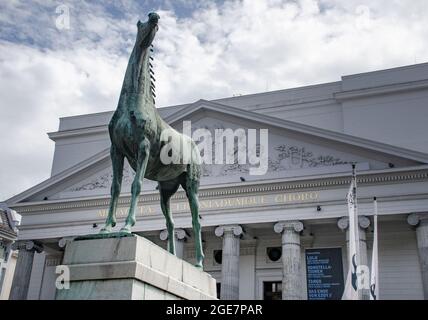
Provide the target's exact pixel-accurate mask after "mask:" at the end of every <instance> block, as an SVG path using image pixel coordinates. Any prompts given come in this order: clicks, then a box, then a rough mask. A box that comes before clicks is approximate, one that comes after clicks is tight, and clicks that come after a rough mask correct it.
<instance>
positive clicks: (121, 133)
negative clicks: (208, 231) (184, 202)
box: [101, 13, 204, 267]
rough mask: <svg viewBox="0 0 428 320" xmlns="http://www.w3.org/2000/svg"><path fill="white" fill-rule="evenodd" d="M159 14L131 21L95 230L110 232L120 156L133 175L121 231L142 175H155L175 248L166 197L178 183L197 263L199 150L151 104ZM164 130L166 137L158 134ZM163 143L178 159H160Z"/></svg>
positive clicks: (120, 169) (131, 210) (130, 221)
mask: <svg viewBox="0 0 428 320" xmlns="http://www.w3.org/2000/svg"><path fill="white" fill-rule="evenodd" d="M159 19H160V18H159V15H158V14H156V13H150V14H149V19H148V21H147V22H145V23H142V22H140V21H138V23H137V28H138V33H137V39H136V41H135V46H134V49H133V51H132V54H131V57H130V58H129V62H128V67H127V69H126V74H125V79H124V81H123V85H122V91H121V93H120V98H119V102H118V106H117V109H116V112H115V113H114V115H113V117H112V119H111V121H110V124H109V134H110V140H111V150H110V154H111V160H112V165H113V182H112V186H111V200H110V208H109V213H108V217H107V220H106V224H105V226H104V228H103V229H102V230H101V233H104V234H108V233H111V231H112V228H113V227H114V226H115V225H116V208H117V204H118V198H119V194H120V190H121V183H122V175H123V165H124V159H125V158H126V159H127V160H128V162H129V164H130V165H131V167H132V168H133V170H134V171H135V179H134V181H133V183H132V188H131V204H130V208H129V213H128V216H127V218H126V222H125V225H124V226H123V228H122V229H121V232H124V233H131V227H132V226H134V224H135V209H136V205H137V202H138V196H139V194H140V191H141V186H142V180H143V178H147V179H150V180H154V181H158V186H159V192H160V205H161V208H162V212H163V214H164V216H165V219H166V226H167V230H168V241H169V243H168V244H169V251H170V252H171V253H172V254H175V244H174V240H175V237H174V222H173V219H172V216H171V212H170V198H171V196H172V195H173V194H174V193H175V192H176V191H177V189H178V188H179V186H180V185H181V186H182V187H183V189H184V190H185V192H186V195H187V198H188V200H189V204H190V210H191V214H192V226H193V231H194V240H195V246H196V266H198V267H202V262H203V258H204V254H203V251H202V241H201V226H200V223H199V212H198V211H199V204H198V188H199V178H200V175H201V167H200V164H201V160H200V156H199V151H198V148H197V146H196V144H195V143H194V142H193V141H192V140H191V139H190V138H189V137H187V136H185V135H182V134H181V133H179V132H177V131H176V130H174V129H173V128H171V127H170V126H169V125H168V124H167V123H166V122H165V121H163V120H162V119H161V117H160V116H159V113H158V112H157V110H156V108H155V100H154V97H155V94H154V81H155V79H154V78H153V75H152V73H153V71H152V64H151V63H150V61H151V59H152V58H151V57H150V52H151V44H152V41H153V39H154V37H155V34H156V32H157V30H158V21H159ZM165 133H168V136H169V137H170V138H169V140H168V141H165V139H162V136H163V135H164V134H165ZM183 146H184V147H183ZM185 146H188V148H186V147H185ZM166 147H167V148H169V149H168V152H167V154H173V155H174V156H175V160H177V157H178V160H180V161H173V162H171V163H165V161H163V160H164V159H163V158H162V151H164V150H165V148H166ZM164 158H165V157H164Z"/></svg>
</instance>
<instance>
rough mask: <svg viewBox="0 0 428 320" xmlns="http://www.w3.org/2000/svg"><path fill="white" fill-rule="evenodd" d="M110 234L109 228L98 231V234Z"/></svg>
mask: <svg viewBox="0 0 428 320" xmlns="http://www.w3.org/2000/svg"><path fill="white" fill-rule="evenodd" d="M110 232H111V228H108V227H104V228H102V229H101V230H100V234H108V233H110Z"/></svg>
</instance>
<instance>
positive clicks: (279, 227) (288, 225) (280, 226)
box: [273, 220, 303, 233]
mask: <svg viewBox="0 0 428 320" xmlns="http://www.w3.org/2000/svg"><path fill="white" fill-rule="evenodd" d="M273 230H274V231H275V232H276V233H282V232H283V231H284V230H292V231H294V232H301V231H302V230H303V223H302V222H301V221H298V220H294V221H279V222H277V223H275V225H274V226H273Z"/></svg>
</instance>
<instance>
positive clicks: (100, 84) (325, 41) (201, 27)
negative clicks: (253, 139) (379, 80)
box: [0, 0, 428, 199]
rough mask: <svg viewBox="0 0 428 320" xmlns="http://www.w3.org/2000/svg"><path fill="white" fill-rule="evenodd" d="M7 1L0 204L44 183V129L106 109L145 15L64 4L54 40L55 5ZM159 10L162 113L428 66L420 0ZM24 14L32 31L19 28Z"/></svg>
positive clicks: (0, 83)
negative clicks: (180, 13) (63, 25)
mask: <svg viewBox="0 0 428 320" xmlns="http://www.w3.org/2000/svg"><path fill="white" fill-rule="evenodd" d="M14 3H15V4H17V5H14V6H12V5H10V6H9V7H7V8H6V9H5V10H6V11H5V10H1V13H0V23H1V22H7V21H8V23H9V27H8V28H4V30H5V31H4V32H5V33H4V34H2V35H0V38H2V37H3V36H4V37H6V35H7V37H6V38H7V39H9V40H10V37H11V35H13V34H14V35H15V37H14V38H15V40H14V42H18V43H20V44H16V43H12V42H10V41H2V42H0V96H1V100H0V126H1V128H2V135H1V136H0V147H1V150H2V160H1V165H0V167H1V171H0V181H1V187H0V199H4V198H7V197H9V196H11V195H12V194H15V193H17V192H20V191H23V190H24V189H26V188H28V187H30V186H32V185H34V184H35V183H36V182H38V181H40V180H41V179H44V178H47V177H48V176H49V170H50V165H51V161H52V151H53V143H52V142H51V141H50V140H48V138H47V136H46V132H48V131H55V130H57V125H58V117H60V116H68V115H75V114H80V113H90V112H98V111H104V110H112V109H114V108H115V106H116V103H117V99H118V95H119V92H120V88H121V83H122V79H123V75H124V71H125V67H126V63H127V59H128V55H129V52H130V50H131V49H132V45H133V41H134V37H135V31H136V30H135V23H136V21H137V19H138V18H140V19H145V18H146V17H145V15H146V13H144V16H137V13H138V12H139V11H138V10H137V9H136V7H135V5H134V2H129V1H122V3H121V4H120V6H119V7H120V8H121V10H126V11H125V12H124V15H123V17H122V18H121V19H118V18H117V17H114V16H112V15H111V14H109V13H108V12H107V11H106V10H105V9H104V8H103V7H102V5H100V4H96V5H95V4H92V2H87V3H86V2H72V3H71V14H72V17H71V30H69V31H61V32H60V31H58V30H56V29H55V27H54V18H55V17H54V11H52V8H54V7H55V5H56V2H53V1H49V2H39V4H38V5H37V6H25V5H23V4H22V3H20V1H15V2H14ZM183 3H185V4H186V6H190V3H189V2H188V1H187V0H186V1H184V2H183ZM163 8H165V10H160V11H159V13H160V16H161V20H160V30H159V32H158V35H157V37H156V39H155V72H156V79H157V82H156V88H157V97H158V99H157V102H158V105H159V106H166V105H171V104H179V103H186V102H192V101H194V100H197V99H200V98H204V99H212V98H220V97H225V96H231V95H233V94H237V93H241V94H246V93H255V92H261V91H265V90H266V88H267V87H268V88H269V89H270V90H276V89H283V88H288V87H294V86H300V85H307V84H315V83H322V82H327V81H336V80H339V79H340V76H341V75H344V74H352V73H357V72H366V71H370V70H375V69H382V68H389V67H395V66H400V65H407V64H412V63H414V62H426V61H428V45H427V44H426V39H427V38H428V10H427V9H428V2H427V1H426V0H412V1H403V0H392V1H391V0H378V1H368V0H359V1H356V0H347V1H339V0H323V1H316V0H296V1H280V0H265V1H261V0H260V1H253V0H246V1H226V2H224V3H223V4H216V3H214V2H210V1H204V2H203V3H202V4H200V5H198V6H195V8H196V9H195V10H194V11H193V13H192V14H191V15H189V16H188V17H185V18H178V17H177V15H176V14H174V12H171V11H169V10H168V9H169V8H171V6H164V7H163ZM2 9H4V8H2ZM8 12H9V14H8ZM12 14H13V16H14V17H15V20H16V21H17V28H16V30H15V29H14V28H12V27H10V22H11V21H13V20H12V19H11V16H12ZM29 17H35V18H34V19H35V22H34V24H33V25H26V24H22V23H21V24H19V25H18V22H19V21H20V19H22V20H23V21H24V20H26V19H29ZM16 39H21V40H16ZM25 39H27V40H28V39H32V41H33V42H34V43H35V45H33V46H30V45H28V43H29V41H27V40H25ZM30 43H31V41H30ZM43 47H44V48H43ZM4 181H6V182H7V183H4Z"/></svg>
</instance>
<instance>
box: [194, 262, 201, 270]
mask: <svg viewBox="0 0 428 320" xmlns="http://www.w3.org/2000/svg"><path fill="white" fill-rule="evenodd" d="M195 267H196V268H198V269H201V270H202V269H203V266H202V262H200V263H197V264H195Z"/></svg>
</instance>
